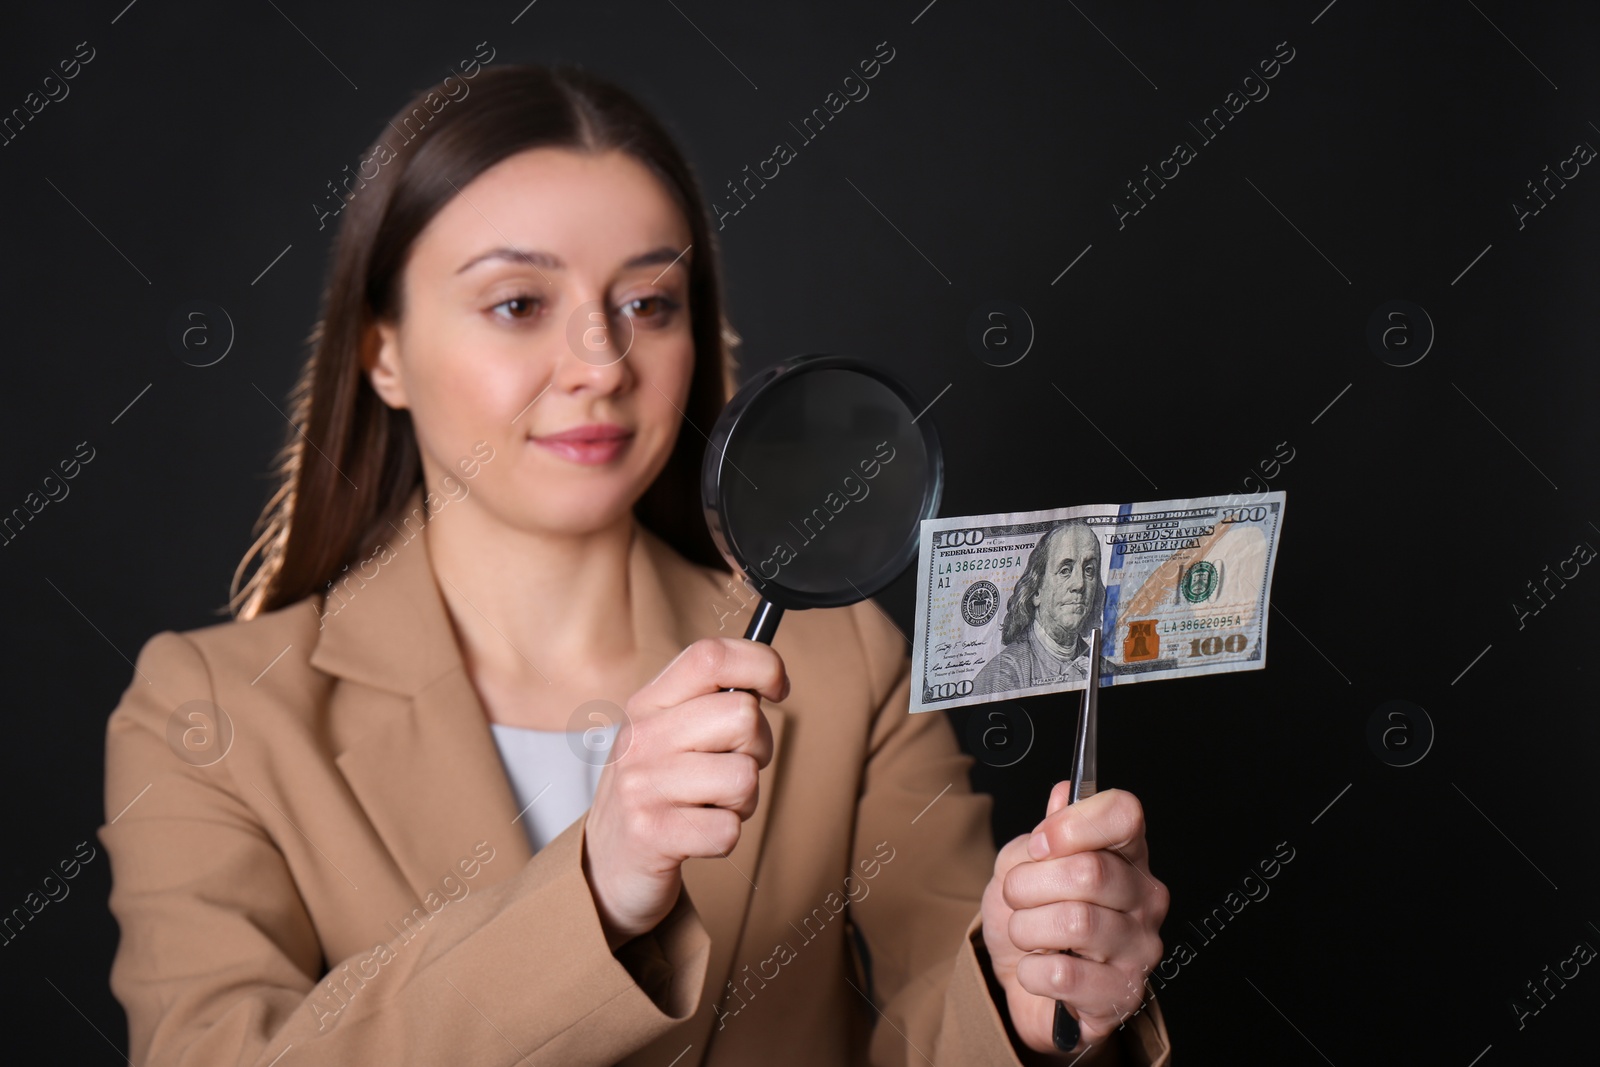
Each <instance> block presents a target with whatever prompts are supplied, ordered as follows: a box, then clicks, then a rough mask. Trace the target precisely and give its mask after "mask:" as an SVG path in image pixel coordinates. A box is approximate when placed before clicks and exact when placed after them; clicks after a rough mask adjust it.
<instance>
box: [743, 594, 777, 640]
mask: <svg viewBox="0 0 1600 1067" xmlns="http://www.w3.org/2000/svg"><path fill="white" fill-rule="evenodd" d="M782 618H783V607H782V605H779V604H774V603H773V602H772V601H770V600H768V599H767V598H766V597H762V598H761V603H759V604H757V605H756V613H755V616H754V617H753V618H751V620H750V625H749V626H747V627H745V631H744V639H745V640H746V641H760V642H761V643H762V644H763V645H770V644H772V637H773V635H774V634H776V633H777V632H778V621H779V620H780V619H782Z"/></svg>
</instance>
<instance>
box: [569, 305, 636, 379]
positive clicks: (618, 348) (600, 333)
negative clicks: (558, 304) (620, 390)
mask: <svg viewBox="0 0 1600 1067" xmlns="http://www.w3.org/2000/svg"><path fill="white" fill-rule="evenodd" d="M631 325H632V323H631V321H630V320H629V319H627V318H625V317H623V316H620V315H615V314H613V313H612V311H611V310H610V309H608V308H607V307H606V306H605V305H604V303H602V302H601V301H599V300H589V301H586V302H585V303H583V304H581V305H579V306H578V307H577V308H576V309H574V311H573V312H572V315H571V316H570V317H569V319H568V322H567V329H566V331H565V337H564V342H565V343H564V346H563V351H562V352H561V353H560V354H559V357H558V360H557V367H556V375H557V381H558V382H559V383H560V384H561V386H562V387H564V388H575V387H580V386H588V387H590V388H595V389H604V390H610V389H615V388H617V387H618V386H620V385H621V384H622V382H624V381H625V380H626V379H627V377H628V374H629V369H628V353H629V350H630V349H631V348H632V347H633V331H632V330H631V329H630V328H629V327H630V326H631Z"/></svg>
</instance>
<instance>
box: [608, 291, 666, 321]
mask: <svg viewBox="0 0 1600 1067" xmlns="http://www.w3.org/2000/svg"><path fill="white" fill-rule="evenodd" d="M677 309H678V302H677V301H676V300H673V299H672V298H671V297H667V296H636V297H634V298H633V299H632V300H624V301H623V302H622V306H621V307H619V308H618V309H617V310H619V311H622V312H626V313H627V314H628V316H629V317H630V318H635V319H666V318H669V317H670V316H671V315H672V313H673V312H674V311H676V310H677Z"/></svg>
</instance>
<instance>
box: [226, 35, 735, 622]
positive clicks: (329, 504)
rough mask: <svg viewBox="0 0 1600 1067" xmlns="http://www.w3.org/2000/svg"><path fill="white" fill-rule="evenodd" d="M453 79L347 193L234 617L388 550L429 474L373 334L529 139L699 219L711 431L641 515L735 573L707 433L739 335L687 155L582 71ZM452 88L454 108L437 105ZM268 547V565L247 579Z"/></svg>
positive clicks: (693, 388) (703, 559) (702, 347)
mask: <svg viewBox="0 0 1600 1067" xmlns="http://www.w3.org/2000/svg"><path fill="white" fill-rule="evenodd" d="M452 80H454V81H455V82H456V83H457V84H458V86H459V85H460V84H463V83H462V81H461V79H451V78H447V79H445V80H444V81H443V82H440V83H439V84H438V85H435V86H433V87H430V88H429V89H427V90H424V91H423V92H420V93H418V94H417V95H416V97H415V98H413V99H412V100H411V101H410V102H409V103H407V104H406V105H405V106H404V107H402V108H401V109H400V111H399V112H397V113H396V114H395V116H394V118H393V119H391V120H390V122H389V124H388V127H386V129H385V130H384V132H383V133H382V134H380V136H379V137H378V138H377V139H376V140H374V142H373V144H372V146H371V147H370V148H369V149H368V151H367V152H366V153H365V154H364V155H363V157H362V158H363V160H364V161H373V162H381V165H380V166H379V167H378V173H377V175H376V176H375V177H373V178H372V179H370V180H364V175H360V174H358V176H357V178H358V180H360V181H362V184H360V185H359V186H358V187H357V188H355V189H354V190H352V191H351V192H350V195H349V196H348V197H345V198H343V199H344V206H343V207H342V208H341V209H340V216H339V221H338V224H337V225H338V231H337V233H336V235H335V237H334V241H333V247H332V250H331V253H330V257H329V264H328V274H327V278H326V283H325V285H324V288H323V296H322V314H321V317H320V319H319V320H318V322H317V324H316V326H315V327H314V328H313V329H312V331H311V334H310V337H309V339H308V343H309V344H310V345H311V349H312V350H311V353H310V356H309V358H308V359H307V360H306V362H305V365H304V366H303V368H302V369H301V372H300V376H299V379H298V380H297V382H296V383H295V386H294V388H293V389H292V390H291V392H290V395H289V418H290V421H291V423H292V427H291V428H290V430H289V431H288V432H287V433H286V434H285V442H284V445H283V447H282V449H281V450H280V451H279V453H278V455H277V458H276V461H275V462H276V471H275V474H276V477H277V478H278V479H279V484H278V487H277V489H276V490H275V491H274V492H273V493H272V495H271V497H270V498H269V499H268V501H267V503H266V506H265V508H264V509H263V510H262V514H261V517H260V518H259V519H258V520H257V521H256V523H255V525H254V527H253V528H252V531H251V532H252V533H254V534H257V535H258V536H257V538H256V541H255V543H254V544H252V545H251V546H250V549H249V551H247V552H246V553H245V555H244V558H243V559H241V560H240V561H239V566H238V568H237V569H236V570H235V571H234V575H233V581H232V583H231V585H230V588H229V599H228V606H227V610H228V611H231V612H232V613H233V615H234V616H235V617H236V618H240V619H249V618H254V617H255V616H256V615H258V614H260V613H261V612H265V611H273V610H276V609H277V608H280V607H283V606H285V605H288V604H292V603H294V602H296V601H298V600H300V599H302V598H304V597H306V596H309V595H311V594H312V593H315V592H318V591H319V590H322V589H323V588H324V587H325V586H327V585H328V583H330V582H331V581H332V580H333V578H334V577H335V576H336V575H337V574H338V573H339V571H340V569H341V568H342V567H344V566H345V565H346V564H350V563H353V562H354V561H355V560H357V559H358V558H361V557H362V556H364V555H366V554H368V553H369V552H371V551H372V550H374V549H376V547H377V546H378V544H379V543H380V542H381V541H382V540H383V538H384V532H383V531H385V530H386V529H387V528H388V525H387V520H388V519H389V518H390V517H391V516H392V515H394V514H395V513H396V512H397V511H398V510H399V509H400V508H401V507H402V505H403V504H404V503H405V501H406V498H407V497H408V496H409V495H410V493H411V491H412V489H414V488H415V487H416V486H417V485H418V484H420V482H421V480H422V462H421V457H420V453H419V451H418V447H417V439H416V435H415V433H414V431H413V428H412V425H411V413H410V412H409V411H407V410H403V409H394V408H391V407H389V406H388V405H387V404H385V403H384V402H383V401H382V400H381V399H380V398H379V397H378V395H377V393H376V392H375V391H374V390H373V388H372V384H371V382H370V381H369V380H368V378H367V376H366V373H365V372H364V371H363V370H362V366H361V352H362V345H363V341H364V338H366V336H367V334H368V331H369V328H370V327H371V325H372V324H373V323H374V322H377V321H390V322H392V321H396V320H397V319H398V318H399V316H400V315H401V314H402V312H403V308H402V307H401V305H400V294H401V285H400V282H401V273H402V270H403V268H404V266H405V262H406V257H407V255H408V254H409V252H410V249H411V245H412V243H413V241H415V239H416V237H417V235H418V234H419V233H420V232H421V231H422V229H423V227H424V226H426V225H427V223H428V221H429V220H430V219H431V218H432V217H433V216H434V215H435V214H436V213H437V212H438V211H439V210H440V209H441V208H442V207H443V206H444V205H445V204H446V203H447V202H448V201H449V200H450V199H451V198H452V197H453V196H455V195H456V193H457V191H458V190H459V189H461V188H463V187H465V186H466V185H467V183H469V182H471V181H472V180H473V179H474V178H475V177H477V176H478V175H479V174H481V173H482V172H483V171H485V170H487V169H488V168H489V167H492V166H494V165H495V164H496V163H498V162H500V161H501V160H503V159H505V158H507V157H508V156H511V155H514V154H515V153H517V152H521V151H524V150H526V149H530V148H540V147H562V148H571V149H575V150H579V151H585V152H602V151H605V150H608V149H618V150H620V151H623V152H626V153H628V154H629V155H630V156H632V157H633V158H635V159H637V160H639V161H640V162H641V163H643V164H644V165H645V166H646V167H648V168H649V169H650V170H651V171H652V172H653V173H654V174H655V175H656V176H657V177H658V178H659V179H660V180H661V182H662V183H663V185H664V186H665V187H666V189H667V190H668V192H670V193H671V195H672V196H673V198H674V199H675V200H676V201H677V203H678V206H679V208H680V209H681V210H682V211H683V214H684V216H685V218H686V219H687V221H688V224H689V231H690V239H691V241H692V242H693V246H694V255H692V256H690V257H689V261H688V270H689V311H690V321H691V329H692V334H693V339H694V349H695V365H694V372H693V376H692V379H691V382H690V386H689V397H688V402H687V405H686V409H685V412H684V414H685V416H686V418H687V420H688V421H689V422H690V424H691V426H692V427H693V428H694V429H695V430H696V431H697V432H692V433H691V432H685V430H684V427H682V426H679V428H678V430H679V432H678V438H677V441H676V444H675V445H674V448H673V451H672V454H671V456H670V457H669V458H668V460H667V463H666V466H665V467H664V468H663V469H662V471H661V473H660V475H658V476H657V477H656V479H655V481H654V482H652V483H651V485H650V487H649V489H647V490H646V491H645V493H644V495H643V496H642V497H641V498H640V499H639V501H638V502H637V503H636V504H635V506H634V514H635V516H636V517H637V519H638V520H639V521H640V522H641V523H642V524H643V525H645V526H647V527H649V528H650V529H651V530H652V531H654V532H655V533H656V534H658V535H659V536H660V537H661V538H662V539H663V540H665V541H666V542H667V543H668V544H670V545H672V547H673V548H675V549H676V550H677V551H678V552H679V553H681V554H682V555H683V556H684V557H685V558H687V559H690V560H693V561H694V562H697V563H702V564H705V565H708V566H713V567H718V568H720V569H726V564H725V563H724V561H723V560H722V558H721V556H720V555H719V554H718V553H717V550H716V547H715V545H714V544H713V542H712V541H711V537H710V535H709V534H708V533H707V531H706V526H705V520H704V518H703V517H702V515H701V511H700V506H699V491H698V485H699V470H700V456H701V449H702V448H703V447H704V443H703V442H704V439H703V437H702V436H701V434H703V433H707V432H709V431H710V428H711V424H712V423H713V422H714V421H715V420H716V417H717V414H718V412H719V411H720V410H721V409H722V406H723V404H724V403H725V402H726V400H727V397H728V396H729V392H730V390H731V388H732V384H733V380H734V359H733V351H732V350H733V348H734V346H736V345H737V344H738V343H739V337H738V335H737V334H736V333H734V332H733V330H732V328H731V327H730V326H729V325H728V322H727V320H726V318H725V316H724V313H723V305H722V276H721V265H720V257H719V254H718V248H717V244H716V238H715V235H714V234H713V232H712V229H711V226H710V222H709V218H708V215H707V212H706V207H705V201H704V198H703V196H702V195H701V192H700V188H699V184H698V182H697V181H696V179H695V176H694V173H693V171H692V170H691V169H690V167H689V164H688V162H687V161H686V160H685V159H684V157H683V155H682V154H681V153H680V151H679V150H678V148H677V146H676V144H675V143H674V142H673V140H672V137H671V136H670V135H669V134H668V132H667V131H666V129H665V128H664V127H663V126H662V125H661V123H660V122H659V121H658V120H657V119H656V118H655V117H654V116H653V115H652V114H651V113H650V112H649V111H648V110H647V109H646V108H645V106H644V105H643V104H642V103H640V102H639V100H637V99H636V98H635V97H633V96H632V95H631V94H630V93H628V92H627V91H626V90H624V89H623V88H621V87H620V86H618V85H615V84H613V83H611V82H608V81H606V80H604V79H602V78H600V77H597V76H595V75H593V74H590V73H588V72H586V71H584V70H582V69H581V68H577V67H572V66H566V65H562V66H556V67H545V66H531V65H502V66H499V67H493V68H480V69H479V71H478V73H477V74H476V76H475V77H474V78H473V80H472V81H471V83H470V89H469V91H468V92H467V93H466V94H464V95H459V93H460V90H459V88H458V89H457V94H458V95H451V94H448V93H447V92H446V90H447V89H448V87H449V83H450V82H451V81H452ZM447 95H451V102H449V104H448V106H445V105H444V104H439V103H438V101H441V100H443V99H444V98H445V97H446V96H447ZM430 97H431V98H432V99H431V100H430ZM430 104H434V105H436V106H433V107H430V106H428V105H430ZM419 118H420V119H421V130H420V132H414V133H413V136H412V137H411V139H409V140H406V141H404V142H403V143H401V144H400V145H398V146H394V147H389V148H387V149H385V151H386V152H387V158H383V159H381V161H380V160H379V155H378V153H379V150H380V145H390V146H393V145H394V142H395V141H396V140H399V138H398V137H391V136H390V131H394V132H395V133H398V134H400V135H401V136H402V137H403V136H405V133H407V132H412V131H414V130H415V127H416V126H417V125H418V122H417V120H418V119H419ZM402 125H404V126H405V127H406V129H405V130H402V129H401V127H402ZM347 188H348V185H347ZM347 476H348V477H347ZM353 487H359V488H353ZM256 557H259V561H260V562H259V566H257V568H256V570H255V572H254V573H253V574H252V575H251V576H250V579H249V581H247V582H245V583H244V585H243V587H242V588H241V587H240V584H239V583H240V579H241V577H242V576H243V575H244V572H245V571H246V569H247V568H248V567H249V565H250V562H251V560H252V559H253V558H256Z"/></svg>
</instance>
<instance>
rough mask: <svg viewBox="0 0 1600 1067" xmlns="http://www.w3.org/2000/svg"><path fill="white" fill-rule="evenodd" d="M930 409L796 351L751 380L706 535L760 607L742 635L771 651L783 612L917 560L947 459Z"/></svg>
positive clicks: (829, 599)
mask: <svg viewBox="0 0 1600 1067" xmlns="http://www.w3.org/2000/svg"><path fill="white" fill-rule="evenodd" d="M925 410H926V409H925V408H924V407H920V406H918V405H917V403H916V400H915V398H914V397H913V396H912V395H911V391H910V390H909V389H907V388H906V386H905V385H903V384H902V383H901V382H899V381H898V380H897V379H895V378H894V377H893V376H891V375H890V374H888V373H886V372H884V371H882V370H879V369H878V368H876V367H873V366H871V365H869V364H866V363H863V362H862V361H860V360H857V359H852V358H850V357H847V356H839V355H829V354H808V355H802V356H795V357H793V358H791V359H787V360H784V361H783V362H781V363H779V364H777V365H776V366H774V367H771V368H769V369H767V370H765V371H763V372H761V373H760V374H758V375H756V376H755V377H754V378H752V379H751V380H750V381H749V382H747V383H745V385H744V387H743V388H741V389H740V390H739V391H738V393H737V394H735V395H734V397H733V399H732V400H730V401H728V404H727V406H726V407H725V408H724V409H723V411H722V414H721V415H720V416H718V418H717V422H716V425H715V427H713V429H712V432H711V435H710V438H709V442H708V444H707V447H706V452H705V461H704V463H703V464H702V466H701V478H700V501H701V505H702V506H703V507H704V509H705V516H706V525H707V526H708V527H709V529H710V531H711V537H712V540H713V541H715V542H716V545H717V548H718V550H719V551H720V552H721V553H722V555H723V556H724V557H726V558H727V560H728V562H729V563H730V564H731V565H733V566H734V567H735V568H736V569H737V570H739V571H741V572H742V573H743V574H744V575H745V577H746V578H748V579H749V581H750V583H751V585H752V586H753V587H754V589H755V591H756V592H757V593H759V594H760V596H761V601H760V603H759V604H758V605H757V606H756V610H755V613H754V615H753V617H752V618H751V620H750V625H749V627H748V628H747V629H746V630H745V635H744V636H745V639H746V640H750V641H760V642H762V643H764V644H769V645H770V644H771V643H772V637H773V634H774V633H776V632H777V628H778V622H779V620H780V619H782V617H783V613H784V611H785V610H786V609H790V608H795V609H800V608H837V607H845V606H846V605H849V604H854V603H856V602H858V601H861V600H865V599H867V598H868V597H870V596H872V595H873V594H875V593H878V592H880V591H882V590H883V589H884V588H885V587H886V586H888V585H889V583H890V582H892V581H894V580H895V579H896V578H898V577H899V576H900V575H901V574H902V573H903V572H904V571H905V569H906V567H907V566H909V565H910V564H911V563H912V561H914V560H915V559H916V556H917V544H918V532H919V529H920V526H921V523H922V520H923V519H931V518H933V517H934V516H935V515H936V514H937V513H938V510H939V498H940V495H941V493H942V492H943V489H944V460H943V454H942V453H941V452H940V449H939V439H938V437H937V436H936V435H935V433H934V430H933V423H932V422H931V421H929V420H925V419H922V418H921V416H922V414H923V412H924V411H925Z"/></svg>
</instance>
